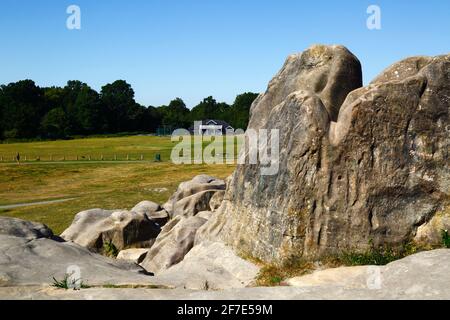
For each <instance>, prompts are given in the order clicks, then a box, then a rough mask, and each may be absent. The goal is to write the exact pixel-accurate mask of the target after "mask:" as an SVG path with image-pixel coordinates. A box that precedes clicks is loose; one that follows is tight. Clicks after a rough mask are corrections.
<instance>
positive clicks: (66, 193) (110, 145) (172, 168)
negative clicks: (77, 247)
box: [0, 136, 234, 234]
mask: <svg viewBox="0 0 450 320" xmlns="http://www.w3.org/2000/svg"><path fill="white" fill-rule="evenodd" d="M75 142H76V143H75ZM172 145H173V143H172V142H171V141H170V138H167V137H165V138H159V137H144V136H136V137H124V138H103V139H101V138H100V139H97V138H95V139H80V140H71V141H55V142H35V143H23V144H20V143H19V144H14V145H12V144H10V145H7V144H2V145H0V155H1V154H2V152H3V153H6V152H7V151H8V150H9V152H12V153H14V152H17V151H16V150H19V152H21V154H33V153H37V152H39V153H40V154H47V155H48V154H49V153H54V154H57V153H58V152H59V154H63V153H66V152H69V151H70V152H75V151H76V152H80V151H81V150H91V149H90V148H92V150H94V149H95V150H97V148H99V146H100V147H101V148H103V151H104V154H106V150H109V151H108V152H109V154H113V153H115V152H118V150H125V151H130V150H134V152H135V153H145V152H147V154H148V155H149V156H151V154H152V153H153V152H155V153H160V154H162V157H163V162H152V161H148V162H139V161H136V162H120V161H118V162H104V163H102V162H100V161H99V162H92V163H90V162H87V161H84V162H83V161H80V162H54V163H40V162H27V163H21V164H16V163H1V164H0V206H4V205H11V204H19V203H31V202H37V201H45V200H55V199H65V198H75V199H74V200H70V201H67V202H61V203H54V204H45V205H44V204H42V205H33V206H27V207H20V208H14V209H0V215H2V216H10V217H18V218H21V219H25V220H32V221H37V222H42V223H45V224H46V225H48V226H49V227H50V228H51V229H52V230H53V231H54V232H55V233H56V234H59V233H61V232H62V231H63V230H64V229H65V228H67V227H68V226H69V225H70V223H71V222H72V219H73V217H74V215H75V214H76V213H77V212H80V211H82V210H86V209H91V208H104V209H130V208H132V207H133V206H134V205H135V204H136V203H138V202H140V201H142V200H152V201H155V202H158V203H164V202H165V201H166V200H167V199H168V198H169V196H170V195H171V194H172V193H173V192H174V191H175V189H176V188H177V186H178V184H179V183H180V182H182V181H186V180H189V179H191V178H192V177H194V176H195V175H198V174H209V175H212V176H216V177H219V178H226V177H227V176H228V175H230V174H231V173H232V172H233V170H234V165H175V164H173V163H171V162H170V161H168V159H169V155H170V150H171V148H172ZM13 150H14V151H13ZM130 153H131V151H130ZM151 157H152V158H153V156H151ZM164 158H165V159H164ZM164 160H165V161H164Z"/></svg>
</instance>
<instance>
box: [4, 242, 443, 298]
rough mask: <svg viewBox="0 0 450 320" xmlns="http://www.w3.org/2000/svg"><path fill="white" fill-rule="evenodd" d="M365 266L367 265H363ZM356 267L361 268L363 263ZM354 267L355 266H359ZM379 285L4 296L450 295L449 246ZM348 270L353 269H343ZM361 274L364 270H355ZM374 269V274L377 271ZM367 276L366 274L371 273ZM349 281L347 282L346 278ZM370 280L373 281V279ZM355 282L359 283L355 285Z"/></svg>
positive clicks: (23, 290) (11, 293)
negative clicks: (372, 286)
mask: <svg viewBox="0 0 450 320" xmlns="http://www.w3.org/2000/svg"><path fill="white" fill-rule="evenodd" d="M363 268H365V267H363ZM357 269H360V268H359V267H358V268H357ZM357 269H355V270H357ZM381 271H382V272H381V278H380V279H381V282H380V284H381V285H380V286H379V289H370V288H369V287H368V286H367V281H365V280H364V279H362V278H361V280H357V278H354V279H353V280H354V282H352V281H351V280H350V281H346V280H344V281H341V279H344V277H343V276H339V275H338V272H336V274H335V276H334V279H336V280H337V281H333V279H331V278H330V277H329V280H331V282H330V283H326V282H317V283H316V284H313V283H310V284H309V285H304V286H302V287H293V286H284V287H271V288H262V287H257V288H233V289H228V290H221V291H204V290H202V291H198V290H184V289H181V288H178V289H99V288H94V289H86V290H80V291H71V290H68V291H66V290H56V289H51V288H45V287H12V288H1V287H0V298H2V299H80V300H84V299H87V300H92V299H102V300H118V299H152V300H153V299H165V300H167V299H174V300H178V299H179V300H185V299H188V300H202V299H209V300H211V299H214V300H274V299H275V300H287V299H289V300H311V299H315V300H328V299H331V300H368V299H389V300H393V299H394V300H396V299H412V300H426V299H447V300H448V299H450V287H449V285H448V284H449V283H450V277H449V275H450V250H436V251H430V252H423V253H419V254H417V255H413V256H410V257H407V258H405V259H402V260H399V261H396V262H394V263H392V264H389V265H388V266H386V267H381ZM344 273H345V275H346V276H348V275H349V271H347V270H346V271H344ZM356 274H360V272H358V271H357V272H356ZM372 275H373V274H372V273H370V276H371V277H372ZM366 280H367V279H366ZM346 282H347V283H346ZM369 283H372V282H371V280H369ZM355 284H356V285H355Z"/></svg>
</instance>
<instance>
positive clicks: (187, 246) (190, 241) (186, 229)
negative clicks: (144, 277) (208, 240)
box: [141, 216, 207, 274]
mask: <svg viewBox="0 0 450 320" xmlns="http://www.w3.org/2000/svg"><path fill="white" fill-rule="evenodd" d="M206 221H207V220H206V219H204V218H201V217H196V216H194V217H188V218H185V217H183V216H176V217H175V218H173V219H172V220H170V221H169V222H168V223H167V224H166V225H165V226H164V227H163V228H162V230H161V233H160V234H159V236H158V238H157V239H156V241H155V243H154V244H153V246H152V247H151V249H150V250H149V252H148V253H147V256H146V257H145V259H144V261H143V262H142V263H141V266H142V267H144V268H145V270H147V271H148V272H152V273H154V274H159V273H160V272H161V271H163V270H166V269H167V268H169V267H171V266H173V265H175V264H177V263H178V262H180V261H181V260H183V258H184V256H185V255H186V254H187V253H188V252H189V250H191V249H192V247H193V246H194V241H195V234H196V233H197V230H198V228H200V227H201V226H202V225H203V224H204V223H205V222H206Z"/></svg>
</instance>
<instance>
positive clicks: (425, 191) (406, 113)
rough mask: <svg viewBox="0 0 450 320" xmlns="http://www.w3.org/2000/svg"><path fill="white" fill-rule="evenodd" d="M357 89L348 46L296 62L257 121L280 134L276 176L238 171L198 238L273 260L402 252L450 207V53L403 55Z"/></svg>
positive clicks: (316, 49)
mask: <svg viewBox="0 0 450 320" xmlns="http://www.w3.org/2000/svg"><path fill="white" fill-rule="evenodd" d="M360 86H361V68H360V64H359V62H358V60H357V59H356V58H355V56H354V55H352V54H351V53H350V52H349V51H348V50H347V49H345V48H343V47H340V46H313V47H311V48H310V49H308V50H306V51H305V52H303V53H302V54H298V55H293V56H290V57H289V58H288V59H287V61H286V63H285V65H284V66H283V68H282V70H281V71H280V72H279V73H278V74H277V75H276V76H275V77H274V79H273V80H272V81H271V82H270V84H269V86H268V89H267V91H266V92H265V93H264V94H262V95H260V96H259V97H258V98H257V99H256V101H255V102H254V104H253V105H252V107H251V118H250V123H249V128H251V129H255V130H258V129H279V137H280V138H279V139H280V158H279V172H278V174H276V175H273V176H269V175H267V176H264V175H262V174H261V170H260V168H261V165H259V164H256V165H249V164H245V165H238V167H237V169H236V171H235V172H234V174H233V176H232V179H231V182H230V184H229V185H228V187H227V191H226V194H225V198H224V199H225V200H224V201H223V203H222V204H221V206H220V208H219V209H218V210H216V211H215V212H214V213H213V217H212V218H211V219H210V220H209V221H208V223H206V224H205V225H204V226H203V227H202V228H201V229H200V230H199V232H198V234H197V239H196V242H197V243H200V242H201V241H203V240H204V239H220V240H223V241H225V242H226V243H228V244H230V245H232V246H233V247H234V248H235V249H236V250H239V251H244V252H245V253H247V254H250V255H253V256H255V257H257V258H260V259H262V260H264V261H267V262H272V261H281V260H285V259H291V258H299V257H303V258H315V257H320V256H321V255H325V254H333V253H336V252H340V251H342V250H366V249H367V248H368V247H369V246H371V245H375V246H381V245H385V246H390V247H400V246H402V245H403V244H404V243H405V242H409V241H411V240H413V238H414V236H415V235H416V232H417V229H418V227H420V226H421V225H424V224H426V223H427V222H428V221H430V220H431V219H432V218H433V217H434V216H435V215H436V213H439V212H443V211H445V210H446V208H448V205H449V191H450V166H449V164H450V161H449V150H450V121H449V108H450V55H447V56H438V57H434V58H432V57H416V58H409V59H406V60H403V61H401V62H399V63H396V64H394V65H393V66H391V67H389V68H388V69H387V70H386V71H384V72H383V73H382V74H381V75H380V76H379V77H377V78H376V79H375V80H374V81H373V82H372V83H371V84H370V85H368V86H367V87H362V88H359V87H360ZM247 139H248V137H247ZM243 152H246V151H245V150H244V151H243Z"/></svg>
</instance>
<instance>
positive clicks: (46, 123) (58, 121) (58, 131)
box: [41, 108, 68, 139]
mask: <svg viewBox="0 0 450 320" xmlns="http://www.w3.org/2000/svg"><path fill="white" fill-rule="evenodd" d="M67 128H68V121H67V117H66V113H65V112H64V110H63V109H62V108H54V109H52V110H50V111H49V112H48V113H47V114H46V115H45V116H44V118H43V119H42V121H41V132H43V135H44V136H45V137H47V138H52V139H58V138H64V137H66V130H67Z"/></svg>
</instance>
